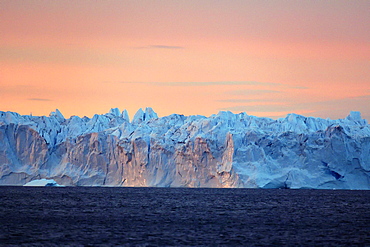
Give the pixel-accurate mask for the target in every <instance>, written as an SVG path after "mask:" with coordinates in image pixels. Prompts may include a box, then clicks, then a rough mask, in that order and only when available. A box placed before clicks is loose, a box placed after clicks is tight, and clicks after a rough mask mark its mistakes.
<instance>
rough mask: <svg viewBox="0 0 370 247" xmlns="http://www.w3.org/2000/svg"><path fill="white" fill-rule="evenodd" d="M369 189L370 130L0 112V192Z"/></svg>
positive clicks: (339, 123) (308, 122) (296, 121)
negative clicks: (33, 186)
mask: <svg viewBox="0 0 370 247" xmlns="http://www.w3.org/2000/svg"><path fill="white" fill-rule="evenodd" d="M40 179H53V180H54V181H56V182H57V183H58V184H61V185H67V186H163V187H164V186H170V187H248V188H320V189H370V127H369V125H368V123H367V121H366V120H364V119H362V118H361V115H360V113H359V112H351V113H350V115H349V116H348V117H347V118H345V119H339V120H330V119H320V118H312V117H304V116H300V115H296V114H289V115H288V116H287V117H286V118H282V119H278V120H273V119H269V118H258V117H254V116H249V115H247V114H246V113H240V114H233V113H231V112H220V113H218V114H216V115H212V116H210V117H204V116H183V115H177V114H173V115H170V116H166V117H161V118H159V117H158V116H157V114H156V113H155V112H154V111H153V110H152V109H151V108H146V109H145V110H142V109H140V110H139V111H138V112H137V113H136V114H135V116H134V118H133V119H132V121H131V122H130V120H129V117H128V114H127V111H123V112H120V110H119V109H117V108H115V109H112V110H110V112H109V113H106V114H103V115H94V116H93V117H92V118H87V117H83V118H80V117H77V116H72V117H71V118H69V119H65V118H64V117H63V115H62V113H61V112H60V111H58V110H56V111H55V112H52V113H50V115H49V117H46V116H40V117H39V116H28V115H25V116H22V115H19V114H18V113H14V112H0V185H24V184H27V183H28V182H30V181H33V180H40Z"/></svg>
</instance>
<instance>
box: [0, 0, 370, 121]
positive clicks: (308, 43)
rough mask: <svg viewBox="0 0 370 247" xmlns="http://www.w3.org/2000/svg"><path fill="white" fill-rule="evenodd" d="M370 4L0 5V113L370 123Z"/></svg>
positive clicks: (196, 0) (2, 1)
mask: <svg viewBox="0 0 370 247" xmlns="http://www.w3.org/2000/svg"><path fill="white" fill-rule="evenodd" d="M369 10H370V1H367V0H364V1H356V0H355V1H341V0H331V1H325V0H323V1H293V0H292V1H277V0H274V1H272V0H271V1H261V0H258V1H257V0H254V1H244V0H243V1H242V0H240V1H239V0H235V1H226V0H225V1H201V0H184V1H166V0H162V1H139V0H135V1H36V0H34V1H17V0H9V1H7V0H0V17H1V18H0V110H1V111H16V112H18V113H20V114H29V113H31V112H32V114H34V115H48V114H49V112H51V111H53V110H55V109H56V108H58V109H59V110H61V112H62V113H63V114H64V115H65V116H66V117H69V116H71V115H79V116H84V115H86V116H92V115H93V114H94V113H105V112H108V111H109V109H110V108H113V107H118V108H120V109H121V110H123V109H127V110H128V111H129V113H130V115H131V116H132V115H133V114H135V112H136V111H137V110H138V109H139V108H145V107H152V108H153V109H154V110H155V111H156V112H157V113H158V114H159V116H165V115H168V114H172V113H179V114H185V115H192V114H201V115H206V116H208V115H211V114H213V113H217V112H218V111H220V110H230V111H232V112H235V113H238V112H241V111H245V112H247V113H248V114H250V115H255V116H267V117H273V118H278V117H284V116H285V115H286V114H287V113H291V112H294V113H297V114H302V115H305V116H315V117H323V118H327V117H329V118H332V119H336V118H343V117H345V116H346V115H348V113H349V111H351V110H354V111H361V112H362V116H363V117H364V118H367V119H368V120H370V104H369V103H370V32H369V30H370V15H369Z"/></svg>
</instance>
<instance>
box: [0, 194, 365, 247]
mask: <svg viewBox="0 0 370 247" xmlns="http://www.w3.org/2000/svg"><path fill="white" fill-rule="evenodd" d="M0 245H1V246H30V245H31V246H60V245H61V246H66V245H67V246H112V245H123V246H281V245H285V246H287V245H288V246H297V245H304V246H370V191H345V190H278V189H276V190H267V189H175V188H99V187H98V188H96V187H65V188H61V187H0Z"/></svg>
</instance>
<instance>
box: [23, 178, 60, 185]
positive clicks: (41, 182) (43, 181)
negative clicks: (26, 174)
mask: <svg viewBox="0 0 370 247" xmlns="http://www.w3.org/2000/svg"><path fill="white" fill-rule="evenodd" d="M23 186H45V187H60V186H62V185H59V184H58V183H57V182H55V181H54V180H53V179H45V178H43V179H37V180H32V181H31V182H28V183H26V184H25V185H23Z"/></svg>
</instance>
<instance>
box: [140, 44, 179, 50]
mask: <svg viewBox="0 0 370 247" xmlns="http://www.w3.org/2000/svg"><path fill="white" fill-rule="evenodd" d="M134 48H135V49H168V50H170V49H175V50H176V49H185V47H184V46H177V45H147V46H137V47H134Z"/></svg>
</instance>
